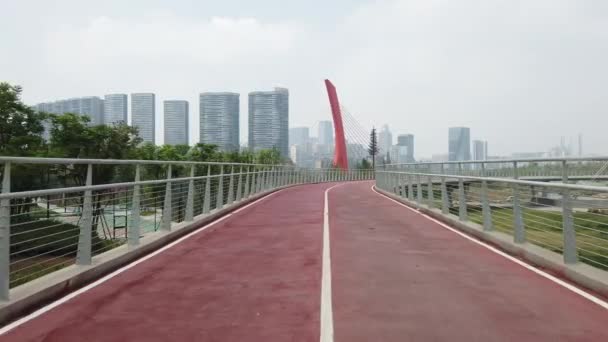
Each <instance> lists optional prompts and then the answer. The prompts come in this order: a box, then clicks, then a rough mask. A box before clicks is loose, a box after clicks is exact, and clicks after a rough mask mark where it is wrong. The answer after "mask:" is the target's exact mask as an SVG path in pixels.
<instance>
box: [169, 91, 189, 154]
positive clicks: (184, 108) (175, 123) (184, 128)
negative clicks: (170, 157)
mask: <svg viewBox="0 0 608 342" xmlns="http://www.w3.org/2000/svg"><path fill="white" fill-rule="evenodd" d="M188 110H189V108H188V101H181V100H171V101H164V102H163V112H164V117H165V145H184V144H188V141H189V137H188V132H189V126H188V115H189V113H188Z"/></svg>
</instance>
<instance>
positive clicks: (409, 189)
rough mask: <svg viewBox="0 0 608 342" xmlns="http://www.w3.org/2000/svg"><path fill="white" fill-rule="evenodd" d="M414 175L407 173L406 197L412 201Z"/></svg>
mask: <svg viewBox="0 0 608 342" xmlns="http://www.w3.org/2000/svg"><path fill="white" fill-rule="evenodd" d="M413 177H414V176H413V175H411V174H408V175H407V197H408V199H409V200H410V201H412V202H414V198H415V196H414V180H413V179H412V178H413Z"/></svg>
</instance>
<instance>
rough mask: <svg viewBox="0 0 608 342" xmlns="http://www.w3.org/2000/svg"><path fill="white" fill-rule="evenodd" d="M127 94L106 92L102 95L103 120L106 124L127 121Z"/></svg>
mask: <svg viewBox="0 0 608 342" xmlns="http://www.w3.org/2000/svg"><path fill="white" fill-rule="evenodd" d="M127 103H128V99H127V94H108V95H106V96H104V113H103V121H104V123H105V124H106V125H111V124H115V123H118V122H121V121H122V122H124V123H126V122H127Z"/></svg>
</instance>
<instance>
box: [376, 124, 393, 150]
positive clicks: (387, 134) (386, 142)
mask: <svg viewBox="0 0 608 342" xmlns="http://www.w3.org/2000/svg"><path fill="white" fill-rule="evenodd" d="M391 146H393V134H392V133H391V131H390V130H389V129H388V125H384V126H382V130H380V133H378V148H379V149H380V153H379V154H380V155H381V156H386V155H387V154H390V151H391Z"/></svg>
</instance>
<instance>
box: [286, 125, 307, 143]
mask: <svg viewBox="0 0 608 342" xmlns="http://www.w3.org/2000/svg"><path fill="white" fill-rule="evenodd" d="M309 138H310V133H309V130H308V127H292V128H290V129H289V146H291V145H304V144H306V143H308V141H309Z"/></svg>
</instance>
